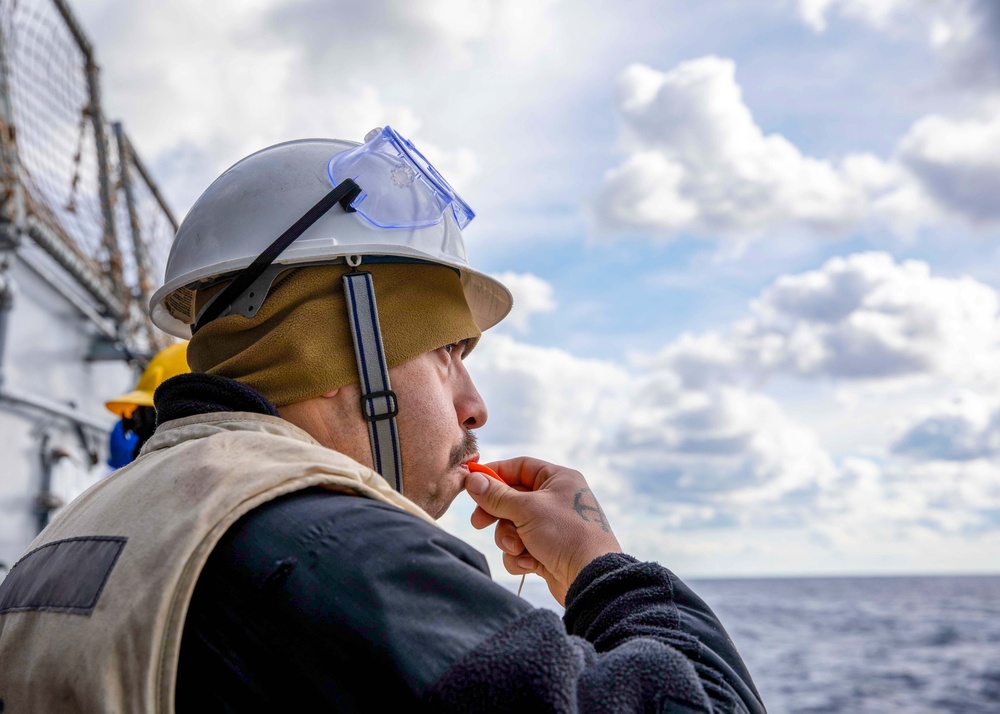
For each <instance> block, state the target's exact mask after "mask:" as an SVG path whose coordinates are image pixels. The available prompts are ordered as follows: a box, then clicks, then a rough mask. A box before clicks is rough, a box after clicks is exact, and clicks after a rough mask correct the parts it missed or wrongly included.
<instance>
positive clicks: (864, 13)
mask: <svg viewBox="0 0 1000 714" xmlns="http://www.w3.org/2000/svg"><path fill="white" fill-rule="evenodd" d="M917 2H920V0H917ZM913 4H914V3H913V0H798V11H799V17H801V18H802V21H803V22H805V23H806V24H807V25H809V27H811V28H812V29H813V30H815V31H816V32H824V31H825V30H826V28H827V15H828V13H831V12H833V11H835V10H836V11H839V12H841V13H843V15H844V16H845V17H851V18H855V19H858V20H861V21H863V22H866V23H868V24H870V25H873V26H874V27H885V26H886V25H887V24H888V22H889V21H890V20H891V19H892V18H893V16H894V15H895V14H896V13H898V12H899V11H901V10H903V9H905V8H907V6H910V5H913Z"/></svg>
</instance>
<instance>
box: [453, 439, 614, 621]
mask: <svg viewBox="0 0 1000 714" xmlns="http://www.w3.org/2000/svg"><path fill="white" fill-rule="evenodd" d="M489 465H490V466H491V467H492V468H493V470H494V471H496V472H497V473H498V474H499V475H500V477H501V478H502V479H503V480H504V483H501V482H500V481H497V480H496V479H493V478H488V477H487V476H485V475H483V474H481V473H475V472H473V473H470V474H469V476H468V477H467V478H466V481H465V488H466V490H467V491H468V493H469V496H471V497H472V500H473V501H475V502H476V510H475V511H474V512H473V514H472V525H473V527H475V528H477V529H480V530H481V529H483V528H486V527H487V526H489V525H491V524H493V523H496V524H497V527H496V534H495V540H496V544H497V547H499V548H500V549H501V550H502V551H503V553H504V555H503V564H504V567H505V568H506V569H507V571H508V572H509V573H511V574H513V575H521V574H523V573H537V574H538V575H540V576H541V577H543V578H544V579H545V582H546V583H547V584H548V586H549V592H551V593H552V596H553V597H554V598H555V599H556V600H557V601H558V602H559V604H560V605H565V604H566V591H567V590H568V589H569V586H570V584H571V583H572V582H573V581H574V580H575V579H576V576H577V575H578V574H579V572H580V571H581V570H582V569H583V568H584V566H586V565H587V564H588V563H590V561H592V560H593V559H594V558H597V557H599V556H601V555H604V554H606V553H620V552H621V546H620V545H619V544H618V539H617V538H616V537H615V534H614V532H613V531H612V530H611V524H610V523H608V519H607V518H606V517H605V515H604V511H603V510H602V509H601V506H600V504H599V503H598V502H597V499H596V498H595V497H594V494H593V493H592V492H591V490H590V487H589V486H588V485H587V480H586V479H585V478H584V477H583V474H581V473H580V472H579V471H575V470H573V469H569V468H566V467H564V466H557V465H555V464H550V463H548V462H546V461H541V460H539V459H532V458H528V457H521V458H516V459H507V460H504V461H494V462H492V463H490V464H489Z"/></svg>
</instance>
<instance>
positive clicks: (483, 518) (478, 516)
mask: <svg viewBox="0 0 1000 714" xmlns="http://www.w3.org/2000/svg"><path fill="white" fill-rule="evenodd" d="M471 520H472V527H473V528H475V529H476V530H477V531H481V530H482V529H483V528H488V527H489V526H492V525H493V524H494V523H496V522H497V521H498V520H499V519H498V518H497V517H496V516H491V515H490V514H489V513H487V512H486V511H484V510H483V509H482V508H480V507H479V506H476V510H474V511H473V512H472V519H471Z"/></svg>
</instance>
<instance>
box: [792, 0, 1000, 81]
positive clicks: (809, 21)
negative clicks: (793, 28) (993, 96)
mask: <svg viewBox="0 0 1000 714" xmlns="http://www.w3.org/2000/svg"><path fill="white" fill-rule="evenodd" d="M797 10H798V14H799V17H800V18H801V19H802V21H803V22H804V23H805V24H806V25H808V26H809V27H810V28H812V29H813V30H814V31H816V32H824V31H825V30H826V29H827V24H828V21H829V18H830V16H832V15H834V14H840V15H842V16H843V17H845V18H848V19H851V20H856V21H859V22H862V23H864V24H866V25H869V26H870V27H872V28H874V29H876V30H879V31H883V32H889V33H892V34H896V35H901V34H909V35H914V34H916V35H918V36H919V37H921V39H922V40H923V41H925V42H927V44H928V45H929V46H930V47H932V48H933V49H934V50H935V51H936V52H938V54H939V55H940V57H941V59H942V61H943V62H944V66H945V69H946V72H947V74H948V78H949V80H950V81H951V82H952V83H957V84H958V85H960V86H964V87H967V88H972V89H976V88H983V87H991V88H998V87H1000V4H998V3H997V2H996V1H995V0H797Z"/></svg>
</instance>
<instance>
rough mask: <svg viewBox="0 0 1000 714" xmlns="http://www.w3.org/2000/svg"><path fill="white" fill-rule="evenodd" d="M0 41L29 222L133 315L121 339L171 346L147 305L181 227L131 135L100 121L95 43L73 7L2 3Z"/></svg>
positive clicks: (57, 0)
mask: <svg viewBox="0 0 1000 714" xmlns="http://www.w3.org/2000/svg"><path fill="white" fill-rule="evenodd" d="M0 32H2V36H0V40H2V43H3V44H2V48H0V50H2V53H3V57H2V59H3V70H4V77H3V79H4V80H5V84H6V88H7V97H8V103H7V113H8V114H9V116H8V117H6V120H7V121H8V122H9V123H10V124H11V125H12V126H13V129H14V131H13V132H12V133H11V136H13V137H14V145H15V152H16V164H17V166H16V170H15V171H13V172H9V171H8V172H5V175H7V176H8V177H9V180H13V181H16V182H18V183H19V184H20V186H21V187H22V188H23V196H24V202H25V209H26V212H27V214H28V215H29V216H30V217H32V218H33V219H35V220H37V221H39V222H41V223H43V224H44V225H45V226H46V227H47V229H48V230H49V231H50V232H51V233H52V234H54V235H55V236H56V237H57V238H58V240H59V241H60V242H61V243H63V244H64V245H65V246H66V247H67V248H68V249H69V250H71V251H73V252H74V253H75V254H76V255H77V256H78V258H79V260H80V264H81V265H82V266H83V267H82V268H81V270H86V271H89V272H90V273H91V274H92V275H91V276H88V277H92V278H93V279H94V280H95V281H96V282H95V283H94V284H98V285H103V286H104V288H105V289H106V291H107V292H108V294H110V295H112V296H114V298H116V299H117V301H118V302H119V303H120V304H122V305H125V306H126V316H125V318H124V322H123V332H124V335H123V336H124V337H126V338H127V339H129V341H130V342H132V343H133V345H134V346H136V347H138V348H140V349H156V348H158V347H160V346H163V345H164V344H166V341H167V339H168V338H167V337H166V336H165V335H163V334H162V333H160V332H159V331H158V330H157V329H156V328H154V327H153V326H152V324H151V323H150V322H149V319H148V315H147V301H148V298H149V294H150V292H151V290H152V287H153V285H154V284H155V283H156V281H157V280H158V278H159V276H161V275H163V268H164V265H165V261H166V255H167V252H168V250H169V246H170V240H171V238H172V236H173V233H174V230H175V228H176V225H175V221H174V219H173V217H172V215H171V214H170V211H169V208H168V207H167V206H166V204H165V202H164V201H163V200H162V197H161V196H160V193H159V190H158V189H157V187H156V185H155V183H153V182H152V180H151V179H150V177H149V175H148V173H147V172H146V171H145V169H144V168H143V167H142V165H141V162H140V161H139V159H138V157H137V156H136V155H135V153H134V151H133V150H132V147H131V144H130V143H129V142H128V138H127V136H126V135H125V133H124V131H123V130H122V129H121V127H120V125H115V126H113V125H111V124H109V123H108V122H107V121H106V120H105V117H104V116H103V114H102V112H101V108H100V95H99V91H98V86H97V81H96V76H97V68H96V66H95V65H94V62H93V57H92V55H91V50H90V45H89V42H88V41H87V40H86V38H85V37H83V35H82V31H81V30H80V29H79V26H78V25H77V23H76V21H75V20H74V19H73V18H72V15H70V12H69V8H68V7H67V6H66V3H65V0H29V1H28V2H25V1H24V0H0ZM116 129H117V131H116ZM8 160H9V159H8ZM4 188H5V189H6V195H11V191H10V188H11V187H10V186H5V187H4ZM109 219H110V220H109Z"/></svg>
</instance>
